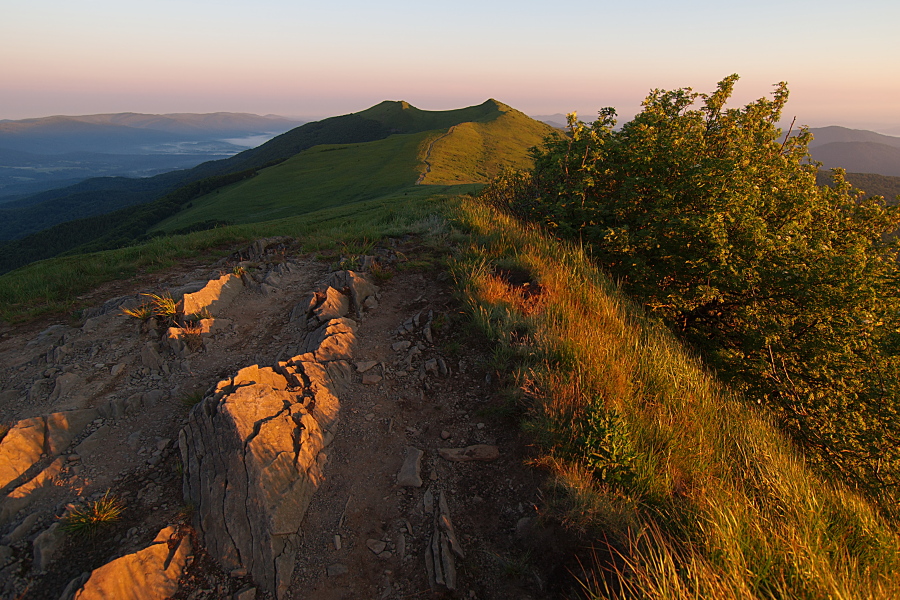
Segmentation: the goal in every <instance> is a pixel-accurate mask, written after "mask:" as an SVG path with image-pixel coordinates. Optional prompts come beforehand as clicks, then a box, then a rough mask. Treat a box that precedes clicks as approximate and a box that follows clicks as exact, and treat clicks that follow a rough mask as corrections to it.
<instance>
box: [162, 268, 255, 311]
mask: <svg viewBox="0 0 900 600" xmlns="http://www.w3.org/2000/svg"><path fill="white" fill-rule="evenodd" d="M242 289H244V284H243V283H242V281H241V278H240V277H239V276H238V275H234V274H228V275H222V276H221V277H219V278H218V279H213V280H211V281H210V282H209V283H207V284H206V285H205V286H204V287H203V289H201V290H199V291H197V292H194V293H193V294H185V295H184V298H182V300H181V302H180V303H179V306H178V309H179V311H178V312H180V313H181V314H183V315H198V314H200V313H202V312H203V311H209V312H211V313H213V314H215V313H216V312H218V311H220V310H222V309H223V308H225V307H226V306H228V305H229V304H230V303H231V302H232V301H233V300H234V299H235V297H237V295H238V294H239V293H240V292H241V290H242Z"/></svg>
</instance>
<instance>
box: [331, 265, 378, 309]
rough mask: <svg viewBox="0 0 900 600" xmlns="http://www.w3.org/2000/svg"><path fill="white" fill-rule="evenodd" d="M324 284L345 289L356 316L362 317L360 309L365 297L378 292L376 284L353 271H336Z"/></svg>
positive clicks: (341, 289)
mask: <svg viewBox="0 0 900 600" xmlns="http://www.w3.org/2000/svg"><path fill="white" fill-rule="evenodd" d="M325 285H328V286H331V287H333V288H335V289H337V290H340V291H346V292H347V293H348V295H349V296H350V299H351V301H352V302H353V310H354V311H356V316H357V318H361V317H362V309H363V306H364V305H365V302H366V299H367V298H369V297H372V296H375V295H376V294H377V293H378V286H376V285H375V284H373V283H372V282H371V281H369V279H368V278H367V277H366V276H365V275H363V274H361V273H356V272H354V271H337V272H335V273H332V274H331V275H330V276H329V277H328V279H327V280H326V281H325Z"/></svg>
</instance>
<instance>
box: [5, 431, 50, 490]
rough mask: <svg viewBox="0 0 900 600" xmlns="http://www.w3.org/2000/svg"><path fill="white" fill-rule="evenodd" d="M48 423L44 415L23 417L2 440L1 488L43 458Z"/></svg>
mask: <svg viewBox="0 0 900 600" xmlns="http://www.w3.org/2000/svg"><path fill="white" fill-rule="evenodd" d="M46 433H47V424H46V422H45V421H44V419H43V417H34V418H33V419H23V420H22V421H19V422H18V423H16V424H15V426H14V427H13V428H12V429H10V430H9V431H8V432H7V433H6V436H4V438H3V440H2V441H0V488H4V487H6V486H7V485H8V484H9V483H10V482H11V481H13V480H15V479H16V478H17V477H19V476H20V475H22V474H23V473H24V472H25V471H27V470H28V469H30V468H31V465H33V464H34V463H36V462H37V461H39V460H40V459H41V454H42V453H43V452H44V438H45V436H46Z"/></svg>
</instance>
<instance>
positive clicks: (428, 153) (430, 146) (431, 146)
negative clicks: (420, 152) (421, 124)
mask: <svg viewBox="0 0 900 600" xmlns="http://www.w3.org/2000/svg"><path fill="white" fill-rule="evenodd" d="M454 129H456V125H453V126H452V127H450V129H448V130H447V133H445V134H443V135H441V136H439V137H436V138H434V139H433V140H432V141H431V143H430V144H428V150H426V151H425V158H423V159H422V162H423V163H425V172H424V173H422V174H421V175H419V178H418V179H417V180H416V185H420V184H421V183H422V182H423V181H425V178H426V177H428V174H429V173H431V163H430V162H428V159H430V158H431V151H432V150H434V145H435V144H437V143H438V142H439V141H441V140H442V139H444V138H445V137H447V136H448V135H450V134H451V133H453V130H454Z"/></svg>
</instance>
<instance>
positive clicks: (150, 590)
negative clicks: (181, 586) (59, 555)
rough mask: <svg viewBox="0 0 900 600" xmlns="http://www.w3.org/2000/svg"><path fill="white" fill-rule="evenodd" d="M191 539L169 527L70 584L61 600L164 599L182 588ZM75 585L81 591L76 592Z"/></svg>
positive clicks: (189, 554) (190, 549)
mask: <svg viewBox="0 0 900 600" xmlns="http://www.w3.org/2000/svg"><path fill="white" fill-rule="evenodd" d="M191 552H192V548H191V539H190V537H189V536H187V535H184V536H178V535H177V534H176V531H175V528H174V527H166V528H165V529H163V530H162V531H160V532H159V534H158V535H157V536H156V539H154V540H153V543H152V544H151V545H150V546H148V547H147V548H144V549H143V550H139V551H138V552H135V553H133V554H128V555H125V556H123V557H121V558H117V559H116V560H113V561H111V562H109V563H106V564H105V565H103V566H102V567H100V568H99V569H95V570H94V571H93V572H92V573H91V574H90V576H89V577H88V579H87V580H86V581H85V582H84V583H83V585H81V586H80V588H79V585H80V584H81V583H82V580H81V578H79V579H77V580H75V581H74V582H73V583H71V584H70V585H69V587H68V588H67V589H66V591H65V592H64V593H63V595H62V598H61V600H72V599H74V600H112V599H115V600H164V599H165V598H171V597H172V596H173V595H174V594H175V592H177V591H178V579H179V578H180V577H181V574H182V573H183V572H184V568H185V566H186V565H187V563H188V559H189V557H190V556H191ZM73 588H74V589H75V590H77V591H74V590H73Z"/></svg>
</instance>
